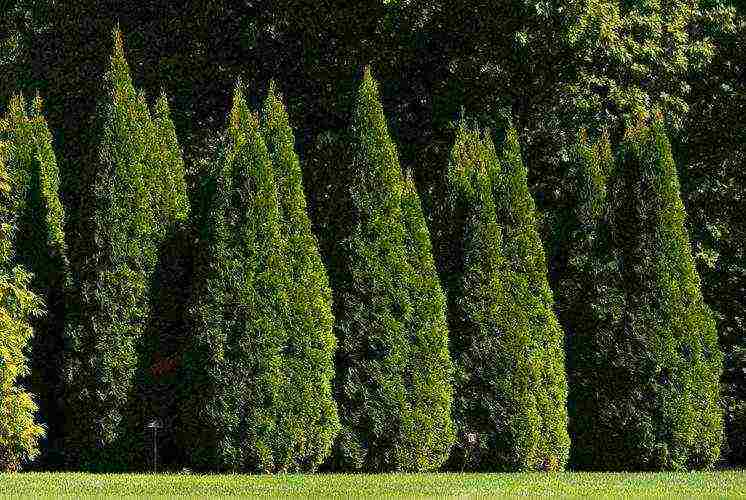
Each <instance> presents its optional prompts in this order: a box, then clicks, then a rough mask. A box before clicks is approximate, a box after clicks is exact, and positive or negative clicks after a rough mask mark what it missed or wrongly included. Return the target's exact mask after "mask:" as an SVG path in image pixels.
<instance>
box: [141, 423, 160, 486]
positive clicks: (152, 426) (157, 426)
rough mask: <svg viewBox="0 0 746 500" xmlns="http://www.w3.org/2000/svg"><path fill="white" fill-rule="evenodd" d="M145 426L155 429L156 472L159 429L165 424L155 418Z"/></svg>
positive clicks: (154, 453) (154, 457) (155, 466)
mask: <svg viewBox="0 0 746 500" xmlns="http://www.w3.org/2000/svg"><path fill="white" fill-rule="evenodd" d="M145 428H146V429H152V431H153V473H154V474H155V473H157V472H158V429H162V428H163V424H162V423H161V422H160V420H158V419H157V418H154V419H153V420H151V421H150V422H149V423H148V424H147V425H146V426H145Z"/></svg>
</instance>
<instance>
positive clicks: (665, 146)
mask: <svg viewBox="0 0 746 500" xmlns="http://www.w3.org/2000/svg"><path fill="white" fill-rule="evenodd" d="M617 169H618V175H617V178H616V179H615V181H614V187H613V190H614V191H613V193H612V203H613V207H614V222H613V228H614V235H613V236H614V244H615V246H616V247H617V248H618V249H619V252H620V259H621V262H620V266H621V277H622V284H623V288H624V292H625V299H626V304H625V307H626V311H625V316H624V336H625V337H627V338H629V339H630V340H631V341H632V347H634V344H635V343H637V342H639V345H640V347H642V349H643V350H641V351H640V352H639V358H638V359H637V363H631V364H630V369H633V367H634V368H636V369H637V370H636V373H633V374H632V379H631V380H635V381H636V382H637V383H638V384H639V385H638V386H637V387H635V388H634V389H633V390H634V393H635V394H641V395H644V396H643V397H645V401H644V402H643V404H642V406H641V407H639V408H638V409H637V410H638V412H639V413H640V417H641V418H639V417H638V418H639V422H640V423H641V424H643V425H644V427H643V428H642V429H641V430H643V431H644V432H642V433H640V434H639V436H640V438H642V439H640V438H638V439H640V442H641V443H643V448H644V449H643V450H642V453H630V452H628V454H627V457H628V458H627V460H629V459H630V458H632V457H639V459H640V462H638V463H637V466H638V467H640V466H643V467H644V466H648V467H654V468H666V469H683V468H706V467H709V466H711V465H712V464H713V463H714V462H715V460H717V458H718V457H719V454H720V443H721V440H722V431H723V415H722V410H721V408H720V407H719V388H718V381H719V378H720V374H721V371H722V362H723V357H722V353H721V352H720V349H719V346H718V339H717V332H716V330H715V321H714V320H713V317H712V313H711V311H710V309H709V308H708V307H707V305H705V303H704V301H703V299H702V293H701V290H700V281H699V276H698V274H697V272H696V270H695V268H694V259H693V258H692V254H691V248H690V244H689V237H688V235H687V233H686V230H685V228H684V220H685V217H686V215H685V213H684V205H683V203H682V201H681V197H680V188H679V181H678V176H677V174H676V166H675V164H674V161H673V157H672V155H671V146H670V144H669V142H668V139H667V137H666V134H665V131H664V128H663V124H662V122H661V121H660V119H656V121H655V122H654V123H653V124H652V125H651V126H649V127H648V126H642V125H639V126H637V127H633V128H630V129H629V130H628V131H627V133H626V136H625V142H624V144H623V146H622V151H621V163H620V165H619V166H618V167H617ZM630 361H632V360H630ZM632 463H633V464H634V463H635V462H632Z"/></svg>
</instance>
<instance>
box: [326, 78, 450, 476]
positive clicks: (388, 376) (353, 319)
mask: <svg viewBox="0 0 746 500" xmlns="http://www.w3.org/2000/svg"><path fill="white" fill-rule="evenodd" d="M351 137H352V141H353V144H352V146H351V147H352V152H351V158H350V159H351V162H352V163H351V165H350V172H351V173H352V179H351V183H352V184H351V185H350V196H351V198H352V211H353V212H352V221H353V222H352V227H351V228H350V235H349V237H348V238H347V239H346V240H344V241H342V242H340V244H341V245H343V248H344V249H345V254H346V266H347V270H348V282H347V283H346V284H345V285H344V286H343V287H342V288H341V290H339V291H338V293H339V295H340V298H339V304H338V310H339V322H338V324H337V338H338V339H339V352H338V355H337V401H338V404H339V411H340V418H341V421H342V433H341V436H340V440H339V443H338V446H337V452H336V454H337V456H336V463H337V466H338V467H346V468H351V469H353V470H367V471H386V470H396V471H426V470H432V469H436V468H438V467H439V466H440V465H441V464H442V463H443V462H444V461H445V460H446V458H447V457H448V452H449V450H450V447H451V444H452V442H453V424H452V422H451V399H452V389H451V386H450V376H451V361H450V358H449V354H448V330H447V327H446V321H445V309H444V307H443V304H444V302H445V299H444V298H443V292H442V290H441V288H440V283H439V282H438V279H437V273H436V270H435V266H434V264H433V263H432V262H431V259H432V257H431V256H430V255H428V253H429V252H428V247H429V241H428V239H429V238H428V235H427V228H426V227H425V226H424V224H423V219H422V216H421V214H420V213H419V212H420V208H419V206H418V205H419V201H418V200H416V193H415V192H413V191H412V187H411V184H408V183H406V182H405V180H404V177H403V174H402V171H401V168H400V166H399V159H398V154H397V151H396V146H395V145H394V144H393V142H392V141H391V138H390V136H389V132H388V128H387V126H386V121H385V118H384V115H383V108H382V106H381V101H380V96H379V90H378V83H377V82H376V81H375V80H374V78H373V76H372V75H371V72H370V69H369V68H366V69H365V71H364V73H363V75H362V80H361V82H360V84H359V88H358V92H357V98H356V102H355V111H354V115H353V122H352V130H351Z"/></svg>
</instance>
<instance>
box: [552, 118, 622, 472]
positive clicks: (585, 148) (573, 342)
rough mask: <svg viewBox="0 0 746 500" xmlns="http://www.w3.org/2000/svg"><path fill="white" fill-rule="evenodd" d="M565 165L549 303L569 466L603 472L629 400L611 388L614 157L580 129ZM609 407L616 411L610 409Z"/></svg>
mask: <svg viewBox="0 0 746 500" xmlns="http://www.w3.org/2000/svg"><path fill="white" fill-rule="evenodd" d="M571 167H572V168H571V169H570V173H571V176H572V177H571V178H570V179H569V180H568V181H569V182H572V183H574V184H575V186H576V188H575V198H574V200H573V201H574V206H575V208H574V211H573V212H574V213H573V215H572V218H571V223H570V226H569V231H568V237H567V240H566V241H564V242H563V248H564V251H565V254H566V257H567V264H566V266H565V268H564V269H563V272H562V276H561V277H560V279H559V284H558V288H557V292H558V293H557V297H558V304H557V309H558V312H559V315H560V318H561V320H562V323H563V326H564V328H565V331H566V334H567V340H566V345H567V349H566V350H567V374H568V381H569V395H568V412H569V430H570V436H571V438H572V446H571V453H570V464H571V466H572V467H573V468H574V469H583V470H588V469H596V470H605V469H606V468H607V467H609V465H608V462H609V457H612V456H614V455H617V456H619V455H623V454H624V453H625V452H624V450H623V448H622V447H621V445H620V441H623V439H620V436H621V435H622V434H621V433H620V429H622V428H623V425H620V422H624V421H626V419H625V418H620V417H621V416H622V415H623V414H625V413H626V414H631V413H632V412H631V411H629V408H632V407H633V406H634V402H633V400H632V398H629V397H628V396H629V395H625V396H620V395H619V394H621V393H619V392H618V390H617V387H618V386H619V384H620V380H624V379H626V378H628V376H629V373H628V372H626V371H625V370H627V367H625V366H620V364H619V361H620V360H619V359H615V357H614V353H615V352H616V350H617V347H618V344H617V338H620V339H621V338H622V337H621V333H620V332H621V326H622V319H623V313H624V300H625V297H624V292H623V290H622V287H621V276H620V273H619V271H620V268H619V263H618V260H617V258H616V256H617V253H616V251H615V249H614V247H613V245H612V242H611V239H610V236H611V232H610V229H609V228H610V224H611V215H612V214H611V212H610V210H609V204H608V203H607V200H608V193H607V191H608V189H607V184H608V180H609V176H610V175H611V174H612V172H613V170H614V159H613V156H612V151H611V145H610V142H609V139H608V137H607V136H606V135H602V136H601V137H600V138H598V139H597V140H596V141H593V142H592V141H590V140H589V139H588V137H587V134H586V133H585V131H581V132H580V134H579V136H578V140H577V143H576V145H575V146H574V149H573V154H572V160H571ZM614 408H616V411H617V412H618V413H617V414H616V415H612V414H611V413H610V411H611V410H613V409H614ZM630 432H631V434H634V432H635V431H634V430H631V431H630ZM619 467H620V464H617V465H616V466H615V467H614V468H619Z"/></svg>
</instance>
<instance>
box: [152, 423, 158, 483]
mask: <svg viewBox="0 0 746 500" xmlns="http://www.w3.org/2000/svg"><path fill="white" fill-rule="evenodd" d="M157 473H158V427H157V426H154V427H153V474H157Z"/></svg>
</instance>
